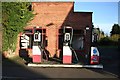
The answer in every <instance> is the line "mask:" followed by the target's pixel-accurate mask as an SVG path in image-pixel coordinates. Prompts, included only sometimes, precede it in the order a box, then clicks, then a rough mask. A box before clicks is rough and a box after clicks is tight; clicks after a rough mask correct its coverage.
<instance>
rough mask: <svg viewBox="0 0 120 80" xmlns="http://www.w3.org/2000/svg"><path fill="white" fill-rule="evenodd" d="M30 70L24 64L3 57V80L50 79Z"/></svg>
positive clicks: (32, 69)
mask: <svg viewBox="0 0 120 80" xmlns="http://www.w3.org/2000/svg"><path fill="white" fill-rule="evenodd" d="M34 69H35V68H29V67H27V66H26V65H24V64H20V63H18V62H17V61H13V60H10V59H7V58H5V57H4V56H2V80H9V79H10V80H36V79H38V80H39V79H49V77H47V76H45V75H43V74H42V73H41V72H37V71H35V70H34Z"/></svg>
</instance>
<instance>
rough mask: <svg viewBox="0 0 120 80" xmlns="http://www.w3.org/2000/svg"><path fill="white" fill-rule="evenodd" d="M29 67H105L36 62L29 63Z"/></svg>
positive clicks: (101, 66)
mask: <svg viewBox="0 0 120 80" xmlns="http://www.w3.org/2000/svg"><path fill="white" fill-rule="evenodd" d="M28 66H29V67H64V68H82V67H84V68H103V65H78V64H74V65H71V64H69V65H67V64H34V63H29V64H28Z"/></svg>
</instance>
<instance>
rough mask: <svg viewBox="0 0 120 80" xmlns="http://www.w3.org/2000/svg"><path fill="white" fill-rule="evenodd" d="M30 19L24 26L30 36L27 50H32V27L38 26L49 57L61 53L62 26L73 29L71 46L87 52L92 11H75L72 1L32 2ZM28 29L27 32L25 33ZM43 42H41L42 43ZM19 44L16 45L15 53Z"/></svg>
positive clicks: (78, 50)
mask: <svg viewBox="0 0 120 80" xmlns="http://www.w3.org/2000/svg"><path fill="white" fill-rule="evenodd" d="M32 9H33V10H34V11H33V14H35V16H34V18H33V20H32V21H30V22H29V23H28V25H27V26H26V27H25V31H26V34H27V35H28V36H29V38H31V41H30V47H29V49H28V52H29V53H31V52H32V45H33V44H32V36H33V32H34V31H33V28H34V27H35V26H39V27H40V28H38V29H42V31H43V36H44V42H45V41H47V46H45V49H46V50H47V51H48V52H49V56H50V57H54V56H55V55H56V56H57V57H59V56H60V53H62V44H63V43H62V41H63V34H62V31H63V27H64V26H71V27H73V29H74V35H73V42H72V46H73V48H74V49H75V51H76V52H77V54H79V53H89V50H90V45H91V28H92V12H75V11H74V2H32ZM27 31H28V33H27ZM19 41H20V38H18V43H19ZM44 42H43V43H44ZM19 49H20V44H18V45H17V50H16V51H17V53H18V51H19Z"/></svg>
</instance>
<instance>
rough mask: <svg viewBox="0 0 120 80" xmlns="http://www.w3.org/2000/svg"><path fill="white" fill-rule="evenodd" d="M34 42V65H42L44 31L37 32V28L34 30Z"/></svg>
mask: <svg viewBox="0 0 120 80" xmlns="http://www.w3.org/2000/svg"><path fill="white" fill-rule="evenodd" d="M33 37H34V40H33V50H32V53H33V63H40V62H41V59H42V56H41V55H42V50H41V48H40V46H41V43H42V31H41V30H39V31H37V30H36V27H35V28H34V35H33Z"/></svg>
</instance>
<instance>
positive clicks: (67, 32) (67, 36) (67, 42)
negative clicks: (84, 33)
mask: <svg viewBox="0 0 120 80" xmlns="http://www.w3.org/2000/svg"><path fill="white" fill-rule="evenodd" d="M63 35H64V42H63V64H64V63H65V64H71V63H72V52H74V54H75V56H76V59H77V61H78V58H77V55H76V53H75V51H74V50H73V48H72V47H71V44H72V38H73V28H72V27H70V26H65V27H64V29H63Z"/></svg>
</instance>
